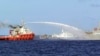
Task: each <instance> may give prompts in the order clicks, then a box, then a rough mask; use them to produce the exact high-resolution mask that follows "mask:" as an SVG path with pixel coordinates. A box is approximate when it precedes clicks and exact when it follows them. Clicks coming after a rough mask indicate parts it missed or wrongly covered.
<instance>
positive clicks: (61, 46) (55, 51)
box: [0, 40, 100, 56]
mask: <svg viewBox="0 0 100 56" xmlns="http://www.w3.org/2000/svg"><path fill="white" fill-rule="evenodd" d="M0 56H100V41H99V40H55V41H52V40H26V41H0Z"/></svg>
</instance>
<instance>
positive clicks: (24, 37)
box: [0, 33, 35, 40]
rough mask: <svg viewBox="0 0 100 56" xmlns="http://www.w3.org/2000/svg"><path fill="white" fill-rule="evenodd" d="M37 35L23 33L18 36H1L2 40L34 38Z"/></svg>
mask: <svg viewBox="0 0 100 56" xmlns="http://www.w3.org/2000/svg"><path fill="white" fill-rule="evenodd" d="M34 37H35V35H34V34H33V33H31V34H22V35H17V36H0V40H32V39H34Z"/></svg>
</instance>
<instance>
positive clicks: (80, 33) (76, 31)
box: [26, 22, 87, 39]
mask: <svg viewBox="0 0 100 56" xmlns="http://www.w3.org/2000/svg"><path fill="white" fill-rule="evenodd" d="M28 23H38V24H49V25H54V26H59V27H62V28H63V29H64V30H67V31H68V32H70V33H72V34H73V35H75V36H77V37H79V38H83V39H84V38H86V37H87V34H86V33H85V32H84V31H82V30H81V29H78V28H76V27H73V26H70V25H67V24H63V23H56V22H28ZM28 23H26V24H28Z"/></svg>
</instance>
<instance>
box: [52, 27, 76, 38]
mask: <svg viewBox="0 0 100 56" xmlns="http://www.w3.org/2000/svg"><path fill="white" fill-rule="evenodd" d="M71 37H75V36H74V35H73V34H71V33H69V32H66V31H64V30H63V29H62V32H61V33H60V34H53V35H52V38H58V39H68V38H71Z"/></svg>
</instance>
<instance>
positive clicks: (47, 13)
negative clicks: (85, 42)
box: [0, 0, 100, 32]
mask: <svg viewBox="0 0 100 56" xmlns="http://www.w3.org/2000/svg"><path fill="white" fill-rule="evenodd" d="M20 19H24V20H25V22H35V21H51V22H59V23H64V24H68V25H72V26H75V27H78V28H80V29H82V30H85V31H86V30H91V29H92V28H94V27H96V26H97V25H98V24H99V23H100V0H0V21H7V22H9V23H12V24H13V23H14V24H15V23H19V22H20ZM31 26H36V25H31ZM33 30H34V28H33ZM39 30H43V29H39V28H37V29H35V31H37V32H39Z"/></svg>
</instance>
